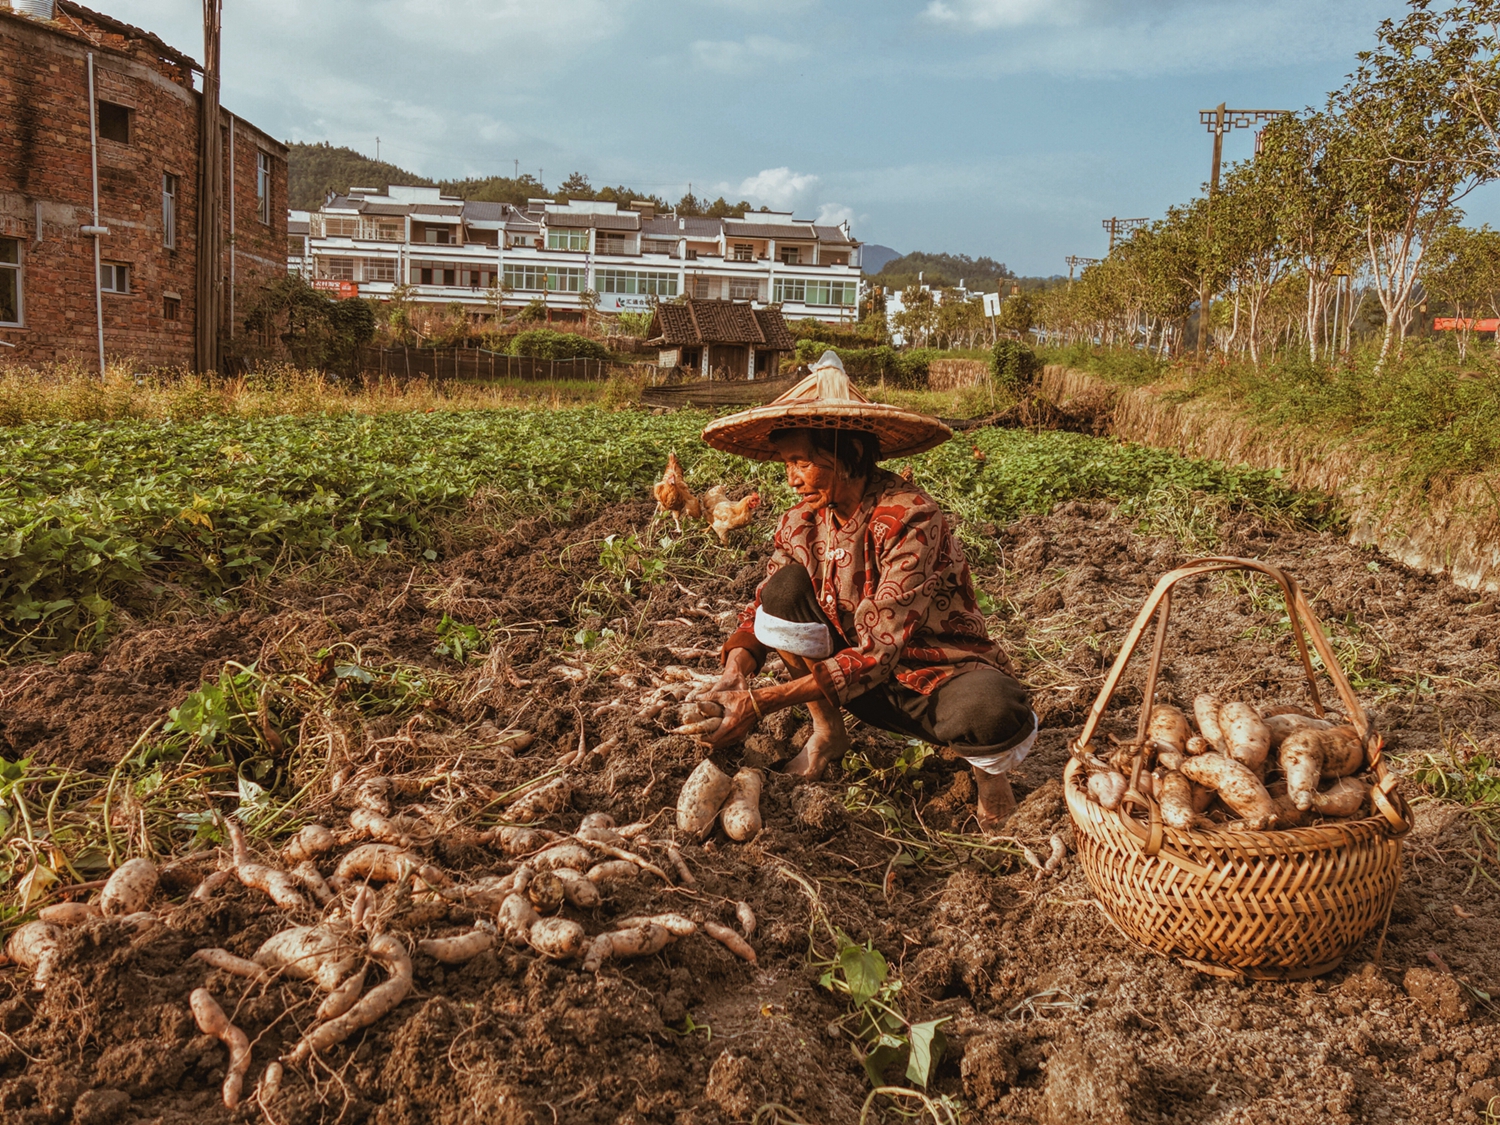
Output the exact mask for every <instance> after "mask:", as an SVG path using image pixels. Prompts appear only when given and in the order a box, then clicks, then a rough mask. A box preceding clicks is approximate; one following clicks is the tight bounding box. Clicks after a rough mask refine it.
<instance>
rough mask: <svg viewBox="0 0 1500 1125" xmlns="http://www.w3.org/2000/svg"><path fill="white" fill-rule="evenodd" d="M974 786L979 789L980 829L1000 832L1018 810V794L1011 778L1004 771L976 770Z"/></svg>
mask: <svg viewBox="0 0 1500 1125" xmlns="http://www.w3.org/2000/svg"><path fill="white" fill-rule="evenodd" d="M974 786H975V788H976V789H978V790H979V802H978V804H979V808H978V812H979V830H980V831H981V832H986V833H989V832H998V831H999V830H1000V828H1001V826H1002V825H1004V824H1005V822H1006V821H1007V820H1008V819H1009V818H1010V814H1011V813H1013V812H1015V811H1016V795H1015V793H1014V792H1013V791H1012V790H1011V787H1010V779H1009V778H1008V777H1006V776H1005V775H1004V774H1003V773H985V772H984V771H983V770H978V769H976V770H975V771H974Z"/></svg>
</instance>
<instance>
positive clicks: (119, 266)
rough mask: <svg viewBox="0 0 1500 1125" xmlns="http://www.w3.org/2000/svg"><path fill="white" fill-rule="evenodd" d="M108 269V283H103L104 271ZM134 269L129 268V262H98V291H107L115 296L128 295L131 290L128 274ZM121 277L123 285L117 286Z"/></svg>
mask: <svg viewBox="0 0 1500 1125" xmlns="http://www.w3.org/2000/svg"><path fill="white" fill-rule="evenodd" d="M105 270H109V271H110V274H109V284H108V285H105V284H104V276H103V275H104V271H105ZM134 272H135V271H134V270H132V269H131V268H130V263H129V262H100V263H99V274H100V276H99V292H101V293H109V294H111V295H112V296H115V297H128V296H130V294H131V292H132V290H131V288H130V275H131V274H132V273H134ZM121 277H123V278H124V279H125V287H124V288H123V289H122V288H120V287H119V282H120V279H121Z"/></svg>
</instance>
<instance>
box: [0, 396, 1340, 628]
mask: <svg viewBox="0 0 1500 1125" xmlns="http://www.w3.org/2000/svg"><path fill="white" fill-rule="evenodd" d="M706 420H707V416H706V415H703V414H698V413H690V412H683V413H678V414H671V415H650V414H644V413H640V412H633V411H610V410H606V409H602V408H597V407H582V408H575V409H561V410H534V409H533V410H526V409H499V410H482V411H452V412H442V411H436V412H431V413H392V414H380V415H368V414H353V413H350V414H342V415H328V414H317V415H301V416H282V417H274V418H262V419H240V418H233V417H224V416H209V417H203V418H199V419H196V420H192V421H134V420H127V421H118V422H109V423H98V422H69V423H54V424H30V425H24V426H17V427H13V428H10V429H8V430H6V431H4V445H3V452H0V563H3V569H0V627H3V630H4V633H5V635H6V639H5V641H4V646H3V649H0V651H3V650H9V651H11V652H24V651H27V650H28V649H30V648H32V647H34V646H38V645H42V644H48V643H55V642H58V641H67V642H68V643H73V644H87V643H90V641H91V639H92V638H94V637H95V636H97V634H98V632H99V631H101V630H102V629H103V628H104V627H105V626H106V625H107V623H108V621H109V619H110V616H111V612H112V609H113V608H114V606H116V605H119V604H129V603H131V602H132V601H134V600H138V599H141V598H149V597H150V596H152V594H153V591H154V590H156V589H158V588H159V586H160V584H161V583H162V582H165V581H171V582H174V583H177V584H179V585H182V586H186V587H188V588H190V589H194V590H205V591H218V592H222V591H224V590H228V589H232V588H233V587H235V586H237V585H239V584H240V583H242V582H243V581H245V580H246V579H248V578H250V577H251V576H256V577H262V578H263V577H265V576H267V575H270V574H273V573H274V572H276V571H277V570H278V568H283V567H288V566H296V565H301V564H303V563H306V562H308V561H312V560H316V559H318V558H319V557H323V556H327V555H329V554H330V553H338V552H347V553H349V554H351V555H355V556H359V555H370V554H383V553H386V552H389V551H392V550H396V551H402V552H409V553H411V554H413V555H414V556H419V555H421V554H422V553H424V552H428V553H429V557H433V556H432V554H431V553H432V552H433V551H434V548H435V546H437V544H438V539H437V533H438V532H439V530H446V531H447V532H448V533H450V534H452V533H453V532H455V531H461V528H462V523H463V521H464V520H465V519H466V518H480V517H478V516H471V515H470V514H469V513H471V512H472V511H473V510H474V506H473V503H472V501H473V499H474V498H475V497H476V496H481V495H482V496H483V497H485V499H486V500H487V501H489V504H488V510H489V511H490V512H491V513H493V512H499V513H501V516H502V518H506V517H513V516H515V515H519V514H522V513H531V512H538V511H551V512H563V513H566V512H568V511H571V510H574V509H576V508H578V507H580V506H589V505H595V504H599V503H608V502H614V501H619V500H623V499H630V498H639V497H645V496H648V495H649V489H650V486H651V484H652V483H653V482H654V481H655V480H656V479H657V477H658V476H659V474H660V470H661V467H662V464H663V461H664V459H665V457H666V454H667V452H668V451H669V450H675V451H677V453H678V454H679V456H680V457H681V458H682V459H683V462H684V465H685V466H687V468H688V470H689V476H690V482H691V483H692V484H693V485H694V486H695V487H702V486H705V485H707V484H708V483H711V482H714V481H721V482H729V483H734V482H752V483H754V484H755V485H756V486H757V487H758V488H760V489H761V490H762V491H763V492H764V493H765V494H766V496H767V499H768V500H770V501H771V503H772V504H773V505H775V506H779V505H784V504H785V503H786V502H787V500H788V498H789V494H788V493H786V491H785V488H784V485H783V484H782V483H781V473H780V470H779V467H778V466H775V465H756V464H752V463H750V462H747V461H744V460H742V459H739V458H733V457H728V456H725V455H722V454H718V453H715V452H714V451H712V450H709V449H707V448H706V447H704V446H703V445H702V444H701V442H699V441H698V438H697V435H698V432H699V430H700V429H701V427H702V426H703V424H704V422H705V421H706ZM976 450H977V451H978V452H979V453H981V454H982V455H983V457H982V458H981V457H979V456H976ZM916 472H917V480H918V481H919V483H922V484H923V485H924V486H926V487H927V488H928V489H929V490H930V491H932V492H933V493H934V495H935V496H936V497H937V498H938V499H939V500H940V501H941V502H942V503H943V504H944V505H945V506H946V507H947V508H948V509H949V510H950V511H953V512H954V513H955V514H956V515H958V516H960V517H961V518H962V519H963V520H964V521H965V522H966V537H967V538H968V539H969V540H970V541H971V542H972V543H976V544H977V545H978V546H979V547H980V549H982V547H983V545H982V543H979V542H978V538H979V537H980V536H981V533H980V532H979V531H977V530H976V527H978V526H981V525H983V524H984V523H1003V522H1006V521H1009V520H1010V519H1012V518H1014V517H1015V516H1016V515H1018V514H1020V513H1022V512H1029V511H1046V510H1048V509H1049V508H1051V507H1052V506H1053V505H1055V504H1056V503H1058V502H1060V501H1064V500H1070V499H1078V498H1085V499H1087V498H1105V499H1114V500H1131V499H1132V498H1134V499H1136V500H1139V499H1141V498H1144V497H1147V496H1150V495H1153V494H1157V493H1159V492H1160V490H1161V488H1162V487H1163V486H1164V485H1171V486H1173V487H1175V488H1177V489H1179V490H1185V491H1187V492H1199V493H1207V494H1211V495H1214V496H1217V497H1221V498H1223V499H1224V500H1227V501H1229V502H1231V503H1236V504H1250V505H1255V506H1257V507H1259V508H1262V509H1267V510H1275V511H1280V512H1285V513H1288V514H1290V515H1294V516H1304V517H1305V516H1308V515H1310V514H1312V513H1313V512H1314V507H1313V505H1312V502H1311V501H1309V500H1308V499H1307V498H1305V497H1301V496H1298V495H1296V494H1294V493H1292V492H1290V491H1288V490H1287V489H1285V488H1283V487H1282V486H1281V484H1280V483H1279V482H1278V481H1277V480H1276V479H1275V478H1274V476H1273V475H1272V474H1268V473H1260V472H1252V471H1248V470H1235V469H1230V468H1226V467H1224V466H1221V465H1215V464H1210V463H1204V462H1194V461H1188V460H1185V459H1183V458H1180V457H1177V456H1174V455H1172V454H1169V453H1165V452H1161V451H1158V450H1151V449H1146V448H1143V447H1138V446H1126V445H1122V444H1120V443H1118V442H1114V441H1110V440H1106V439H1096V438H1089V437H1084V436H1081V435H1078V434H1065V433H1040V434H1033V433H1027V432H1023V431H1015V430H997V429H986V430H981V431H977V432H975V433H971V434H968V435H960V436H959V437H958V438H957V439H955V440H954V441H952V442H950V443H948V445H946V446H944V447H941V448H939V449H937V450H934V451H933V452H931V453H928V454H926V455H924V456H923V457H920V458H918V459H917V461H916ZM488 518H494V516H493V515H491V516H489V517H488Z"/></svg>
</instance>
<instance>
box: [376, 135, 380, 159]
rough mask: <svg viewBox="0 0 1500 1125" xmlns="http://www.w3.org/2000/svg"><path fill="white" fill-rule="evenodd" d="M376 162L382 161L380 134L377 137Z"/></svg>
mask: <svg viewBox="0 0 1500 1125" xmlns="http://www.w3.org/2000/svg"><path fill="white" fill-rule="evenodd" d="M375 163H376V164H379V163H380V138H379V137H378V136H377V137H376V138H375Z"/></svg>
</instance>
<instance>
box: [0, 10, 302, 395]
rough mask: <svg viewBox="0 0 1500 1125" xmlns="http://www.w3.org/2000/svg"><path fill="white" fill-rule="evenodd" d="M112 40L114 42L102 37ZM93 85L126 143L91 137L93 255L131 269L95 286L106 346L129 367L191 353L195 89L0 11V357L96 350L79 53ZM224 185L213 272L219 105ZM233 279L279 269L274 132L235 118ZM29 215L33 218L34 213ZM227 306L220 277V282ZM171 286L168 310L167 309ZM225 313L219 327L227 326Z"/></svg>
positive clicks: (281, 247) (177, 72)
mask: <svg viewBox="0 0 1500 1125" xmlns="http://www.w3.org/2000/svg"><path fill="white" fill-rule="evenodd" d="M113 42H118V43H119V44H120V46H119V47H118V48H116V47H114V46H112V45H111V44H112V43H113ZM90 49H92V50H93V51H94V57H95V85H96V95H97V97H99V98H100V99H103V100H105V101H111V102H115V103H117V104H120V105H124V106H127V107H129V109H130V110H131V115H130V118H131V120H130V141H129V143H128V144H122V143H118V142H115V141H111V140H106V139H104V138H102V137H101V138H100V140H99V149H98V151H99V217H100V223H101V224H102V225H103V226H106V227H108V228H109V231H110V233H109V234H108V235H107V236H105V237H103V238H102V239H101V242H100V249H101V252H102V257H103V260H105V261H116V262H123V263H125V264H127V265H128V266H129V267H130V272H131V280H130V289H131V291H130V292H129V293H128V294H113V293H106V294H104V297H103V305H104V339H105V351H106V354H107V355H109V356H111V357H119V358H123V359H128V360H130V361H131V362H134V363H138V364H140V365H142V366H166V367H186V366H190V365H191V364H192V362H193V357H194V351H193V324H194V318H195V312H196V309H195V291H196V279H195V269H196V260H197V256H196V245H197V221H198V220H197V206H196V193H197V182H198V156H197V153H198V126H197V122H198V97H199V95H198V94H197V93H195V92H193V91H192V90H191V89H189V88H185V86H184V85H183V84H182V81H181V79H182V78H183V77H184V72H183V71H182V70H181V69H180V68H177V67H173V66H170V65H166V64H163V63H162V61H161V60H159V59H157V58H155V57H154V56H153V55H151V54H150V53H149V52H148V51H147V50H145V49H143V48H141V47H139V46H136V45H132V44H129V43H127V42H125V41H123V40H118V37H116V39H115V40H106V42H105V45H104V46H102V47H98V46H92V45H91V44H89V43H87V42H86V41H84V40H82V39H81V38H78V37H76V36H74V35H72V34H68V33H66V32H65V31H63V30H60V27H59V25H57V24H41V23H37V22H35V21H31V20H28V19H25V18H23V17H19V16H14V15H11V14H10V13H9V12H8V11H5V10H4V9H0V236H8V237H16V238H20V239H22V246H23V248H22V258H23V263H24V274H23V277H24V287H25V293H24V302H25V311H24V320H25V323H24V325H23V327H21V328H0V339H3V340H6V341H8V342H10V343H13V344H16V345H17V347H16V348H15V349H9V348H7V349H3V351H0V362H5V361H7V360H9V361H17V362H22V363H36V362H45V361H50V360H69V359H75V360H79V361H81V362H83V363H85V364H92V363H93V362H94V360H95V356H96V354H97V343H96V331H97V328H96V323H97V322H96V319H95V312H94V258H93V251H94V248H93V239H92V238H89V237H85V236H83V235H81V234H80V233H79V227H80V226H82V225H84V224H85V223H88V222H89V221H90V214H91V187H90V152H89V101H88V67H87V52H88V51H89V50H90ZM222 120H223V125H224V135H225V141H226V143H225V146H224V148H225V152H224V160H225V175H226V180H225V183H226V191H225V200H224V214H223V218H222V222H223V230H224V237H225V257H224V261H223V273H224V275H225V276H226V281H227V275H228V273H229V268H228V267H229V239H228V231H229V221H228V220H229V216H228V200H229V192H228V190H227V189H228V182H229V181H228V177H229V175H230V174H231V170H230V169H229V166H228V165H229V146H228V144H227V140H228V130H229V124H230V120H231V119H230V115H229V114H228V113H225V114H224V115H223V118H222ZM257 148H263V149H264V150H266V151H268V152H270V153H271V154H272V156H273V159H272V162H271V166H272V208H271V220H272V221H271V223H270V224H269V225H267V224H263V223H261V222H259V219H258V217H257V215H256V207H255V152H256V150H257ZM232 172H233V175H234V185H235V201H236V207H235V222H236V234H237V246H238V250H239V252H238V254H237V255H236V258H235V278H236V282H237V287H238V289H239V290H240V292H241V293H245V292H247V291H248V290H249V289H251V288H253V287H254V286H255V285H257V284H259V283H260V282H261V281H263V280H264V279H265V278H266V277H268V276H271V275H272V274H274V273H275V272H278V271H277V269H276V265H277V260H278V258H279V259H280V269H279V272H284V271H285V241H286V237H285V236H286V160H285V150H284V149H283V148H282V146H281V145H279V144H278V143H277V142H275V141H274V140H272V139H271V138H269V137H266V136H265V135H264V134H261V133H260V132H259V130H256V129H255V128H254V127H253V126H251V125H249V124H248V123H247V122H240V123H238V126H237V128H236V130H235V167H234V169H233V170H232ZM163 173H170V174H172V175H175V176H176V177H177V182H178V197H177V224H176V226H177V232H176V234H177V237H176V247H175V249H174V248H169V247H167V246H165V245H164V241H165V240H164V230H163V214H162V176H163ZM38 219H40V223H38ZM224 289H225V293H226V304H227V303H228V302H227V294H228V286H227V284H226V285H225V287H224ZM169 297H175V299H176V301H177V315H178V319H176V320H169V319H167V309H166V301H167V299H168V298H169ZM227 312H228V310H227V309H226V310H225V314H226V315H225V318H224V324H225V326H226V327H227V325H228V317H227Z"/></svg>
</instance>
